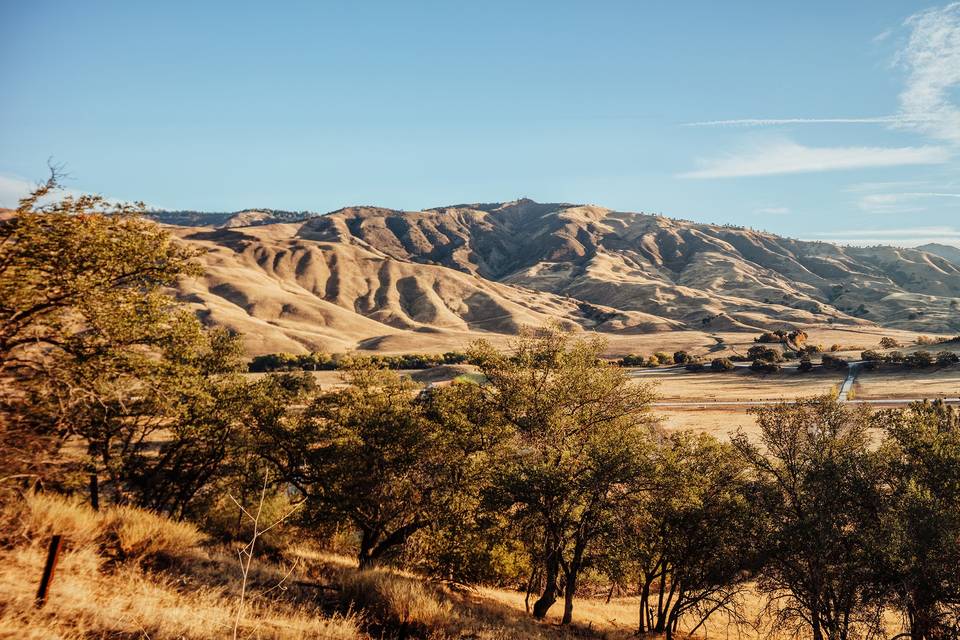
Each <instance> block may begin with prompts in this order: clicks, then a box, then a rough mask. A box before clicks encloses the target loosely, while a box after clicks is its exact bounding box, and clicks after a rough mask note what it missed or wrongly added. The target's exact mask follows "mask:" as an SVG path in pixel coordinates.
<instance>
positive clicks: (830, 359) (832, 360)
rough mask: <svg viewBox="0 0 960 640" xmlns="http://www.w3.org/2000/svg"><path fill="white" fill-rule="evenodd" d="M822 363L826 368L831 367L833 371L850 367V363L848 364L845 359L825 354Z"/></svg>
mask: <svg viewBox="0 0 960 640" xmlns="http://www.w3.org/2000/svg"><path fill="white" fill-rule="evenodd" d="M821 363H822V364H823V366H824V367H829V368H831V369H846V368H847V367H849V366H850V363H848V362H847V361H846V360H845V359H844V358H840V357H837V356H832V355H830V354H827V353H825V354H823V358H822V360H821Z"/></svg>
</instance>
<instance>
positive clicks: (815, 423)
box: [733, 398, 882, 640]
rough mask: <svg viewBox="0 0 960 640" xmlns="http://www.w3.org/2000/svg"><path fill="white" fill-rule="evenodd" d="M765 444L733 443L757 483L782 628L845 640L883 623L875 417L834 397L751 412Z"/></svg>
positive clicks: (764, 551) (766, 583) (766, 560)
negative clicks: (870, 431) (870, 433)
mask: <svg viewBox="0 0 960 640" xmlns="http://www.w3.org/2000/svg"><path fill="white" fill-rule="evenodd" d="M752 413H753V414H754V415H755V416H756V419H757V424H758V426H759V428H760V438H759V443H754V442H751V441H750V440H749V439H748V438H747V436H745V435H744V434H742V433H740V434H738V435H737V436H736V437H735V438H734V439H733V444H734V446H735V447H736V448H737V450H738V451H740V453H741V454H742V455H743V456H744V458H745V459H746V460H747V461H748V463H749V465H750V466H751V467H752V469H753V472H754V473H755V474H756V477H757V482H758V485H757V493H756V497H755V501H756V502H755V506H756V507H757V509H758V513H759V514H760V515H759V516H758V517H759V518H760V522H759V523H758V526H759V528H760V529H759V530H761V531H763V535H762V538H761V540H759V541H758V544H759V546H760V552H761V557H762V558H763V568H762V570H761V572H760V579H759V581H758V583H757V584H758V587H759V588H760V590H761V591H763V592H765V593H767V594H768V595H769V596H770V601H769V607H770V610H771V611H772V613H773V614H774V622H773V624H774V627H775V628H776V629H778V630H783V629H785V628H788V626H790V625H796V626H797V628H800V627H806V628H807V629H809V632H810V633H811V634H812V637H813V638H814V639H815V640H824V639H827V640H844V639H845V638H849V637H851V634H852V633H854V632H857V631H867V632H870V631H872V630H874V629H875V628H876V627H877V624H878V620H879V611H880V610H881V608H882V598H881V597H880V596H879V595H878V594H879V591H878V589H877V588H876V584H877V582H876V580H877V577H876V558H875V555H876V552H875V550H876V549H877V546H878V544H880V542H879V541H878V540H877V536H878V531H879V525H880V522H881V518H880V513H881V508H882V507H881V504H882V500H881V489H880V487H879V486H878V484H879V482H880V480H879V479H880V478H881V477H882V473H880V465H879V463H878V462H877V460H876V459H875V457H874V456H872V455H871V454H870V453H869V451H868V448H867V442H868V438H867V428H868V426H869V414H868V413H867V412H866V411H863V410H853V409H848V408H846V407H845V406H844V405H842V404H840V403H838V402H836V401H835V400H833V399H830V398H819V399H807V400H801V401H798V402H797V403H795V404H779V405H773V406H769V407H761V408H758V409H755V410H753V411H752Z"/></svg>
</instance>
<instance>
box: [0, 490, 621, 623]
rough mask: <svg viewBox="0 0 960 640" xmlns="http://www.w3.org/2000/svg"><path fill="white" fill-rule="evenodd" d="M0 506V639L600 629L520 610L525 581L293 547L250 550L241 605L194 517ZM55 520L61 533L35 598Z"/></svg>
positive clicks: (235, 576) (50, 503) (37, 497)
mask: <svg viewBox="0 0 960 640" xmlns="http://www.w3.org/2000/svg"><path fill="white" fill-rule="evenodd" d="M3 519H4V522H6V523H7V524H6V526H5V527H4V529H3V532H2V550H0V638H18V639H34V638H36V639H41V638H43V639H48V638H63V639H79V638H151V639H152V640H163V639H166V638H170V639H173V638H178V639H179V638H189V639H194V638H197V639H200V638H231V637H238V638H272V639H277V640H280V639H284V640H286V639H300V638H327V639H331V640H341V639H342V640H349V639H354V638H381V637H386V638H391V637H430V638H459V637H472V638H489V639H499V638H566V637H572V636H573V635H574V634H576V635H578V636H581V637H583V636H584V635H586V636H587V637H605V636H606V634H605V633H603V631H599V630H598V632H597V633H592V632H590V631H589V630H587V629H583V630H582V632H578V630H577V629H572V630H561V629H560V628H558V627H555V626H553V625H552V624H551V623H549V622H548V623H538V622H536V621H534V620H532V619H531V618H530V617H528V616H526V615H524V612H523V611H522V606H523V596H522V594H516V593H514V592H508V591H503V590H497V589H481V588H478V589H474V588H463V587H461V588H451V587H448V586H445V585H442V584H440V583H434V582H429V581H426V580H425V579H423V578H420V577H417V576H414V575H412V574H408V573H404V572H399V571H393V570H390V569H376V570H370V571H359V570H358V569H356V568H355V563H354V561H353V560H352V559H348V558H345V557H342V556H337V555H333V554H327V553H323V552H318V551H315V550H310V549H306V548H297V547H293V548H289V549H285V550H283V551H279V550H276V549H273V550H271V551H269V552H266V551H265V552H264V553H263V554H262V556H261V555H258V554H257V553H255V554H254V559H253V562H252V565H251V570H250V573H249V577H248V580H247V584H246V594H245V598H244V604H243V606H242V610H241V611H240V615H239V616H238V608H239V607H240V592H241V589H242V588H243V581H242V577H241V572H240V569H239V565H238V561H237V556H236V553H235V550H234V549H229V548H225V547H219V546H210V545H208V544H206V543H205V541H204V537H203V535H202V534H201V533H199V532H198V531H197V530H196V528H194V527H193V525H190V524H187V523H182V522H175V521H172V520H169V519H166V518H162V517H159V516H156V515H154V514H152V513H149V512H146V511H143V510H140V509H135V508H127V507H110V508H107V509H103V510H101V511H99V512H95V511H93V510H92V509H91V508H89V507H88V506H86V505H84V504H80V503H78V502H76V501H73V500H70V499H69V498H65V497H62V496H53V495H43V494H31V495H27V496H26V497H25V498H24V499H23V500H22V501H19V502H16V503H13V504H10V505H8V506H7V508H6V510H5V512H4V513H3ZM54 533H60V534H61V535H63V536H64V539H65V543H64V544H65V546H64V550H63V552H62V553H61V556H60V560H59V564H58V567H57V570H56V574H55V577H54V580H53V583H52V587H51V591H50V595H49V599H48V602H47V604H46V605H45V606H44V607H43V608H40V609H38V608H37V607H36V606H35V602H34V597H35V594H36V589H37V584H38V582H39V578H40V574H41V571H42V568H43V564H44V560H45V558H46V553H47V544H48V542H49V539H50V536H51V535H52V534H54ZM516 607H521V609H518V608H516ZM631 609H632V607H631ZM591 626H592V624H591ZM604 626H605V627H607V630H609V629H610V625H609V624H608V625H604ZM234 633H236V635H234ZM598 634H599V635H598Z"/></svg>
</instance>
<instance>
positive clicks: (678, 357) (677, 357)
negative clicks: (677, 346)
mask: <svg viewBox="0 0 960 640" xmlns="http://www.w3.org/2000/svg"><path fill="white" fill-rule="evenodd" d="M692 360H693V358H691V357H690V354H689V353H687V352H686V351H676V352H674V354H673V361H674V362H675V363H677V364H684V363H686V362H691V361H692Z"/></svg>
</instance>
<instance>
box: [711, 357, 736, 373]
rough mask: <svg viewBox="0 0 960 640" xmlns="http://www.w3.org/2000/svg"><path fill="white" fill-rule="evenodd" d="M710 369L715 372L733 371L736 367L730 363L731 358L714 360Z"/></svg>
mask: <svg viewBox="0 0 960 640" xmlns="http://www.w3.org/2000/svg"><path fill="white" fill-rule="evenodd" d="M710 369H711V370H713V371H733V370H734V369H736V366H735V365H734V364H733V363H732V362H731V361H730V358H714V359H713V360H711V361H710Z"/></svg>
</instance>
